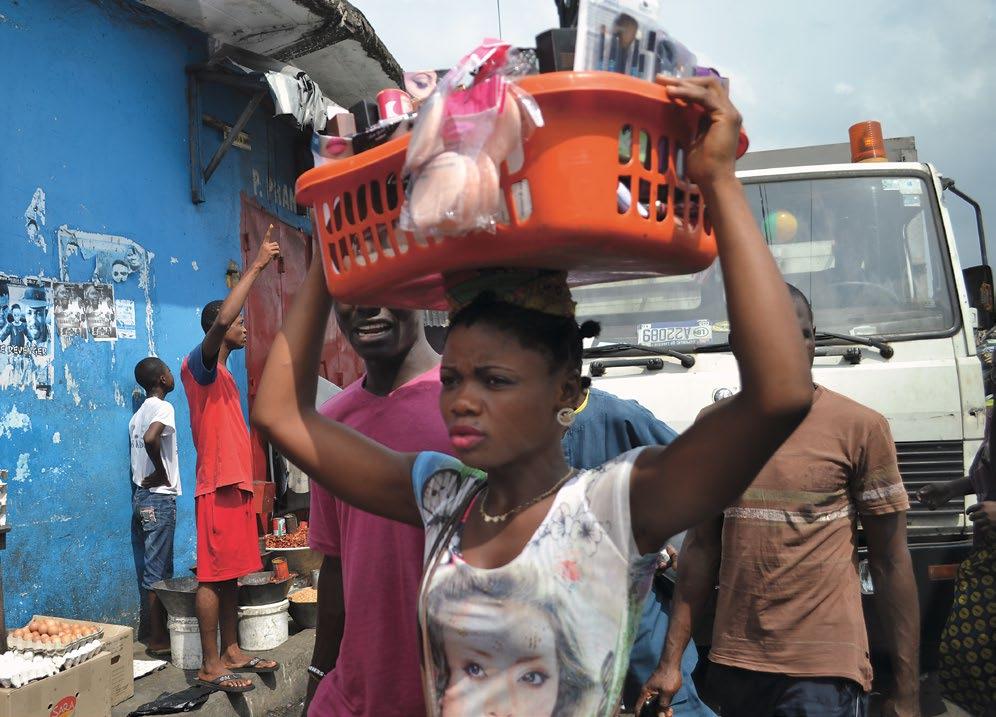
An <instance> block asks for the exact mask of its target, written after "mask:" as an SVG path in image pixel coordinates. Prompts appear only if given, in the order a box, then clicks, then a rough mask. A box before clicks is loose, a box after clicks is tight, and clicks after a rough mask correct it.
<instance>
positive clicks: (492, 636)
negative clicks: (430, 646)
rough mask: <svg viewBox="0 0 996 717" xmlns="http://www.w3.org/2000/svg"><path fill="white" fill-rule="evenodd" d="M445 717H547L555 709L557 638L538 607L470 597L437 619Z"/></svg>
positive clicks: (557, 669) (453, 605)
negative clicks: (443, 667) (447, 676)
mask: <svg viewBox="0 0 996 717" xmlns="http://www.w3.org/2000/svg"><path fill="white" fill-rule="evenodd" d="M441 618H442V619H443V621H444V623H445V625H446V627H445V628H444V630H443V640H444V646H443V647H444V651H445V655H446V664H447V666H448V668H449V672H450V680H449V684H448V685H447V686H446V691H445V692H444V693H443V695H442V704H441V709H442V714H443V716H444V717H472V716H473V717H479V716H480V715H501V717H547V716H548V715H552V714H553V710H554V708H555V707H556V704H557V689H558V687H559V668H558V660H557V643H556V634H555V632H554V629H553V626H552V625H551V624H550V620H549V619H548V618H547V616H546V615H545V613H544V612H543V611H542V610H540V609H539V608H536V607H533V606H532V605H527V604H522V603H508V602H505V603H501V602H498V601H494V600H489V599H487V598H481V597H478V598H471V599H469V600H466V601H462V602H459V603H454V604H452V606H448V607H446V608H445V609H444V614H443V615H441Z"/></svg>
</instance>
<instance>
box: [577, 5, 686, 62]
mask: <svg viewBox="0 0 996 717" xmlns="http://www.w3.org/2000/svg"><path fill="white" fill-rule="evenodd" d="M663 3H664V0H581V4H580V8H579V13H578V27H577V39H576V46H575V53H574V69H575V70H601V71H605V72H618V73H621V74H624V75H630V76H632V77H638V78H640V79H643V80H653V79H654V78H655V77H656V76H657V75H659V74H665V75H670V76H671V77H691V76H692V75H693V74H694V72H695V62H696V60H695V55H693V54H692V53H691V52H690V51H689V50H688V48H687V47H685V46H684V45H682V44H681V43H680V42H678V41H677V40H675V39H674V38H673V37H671V36H670V35H668V33H667V32H666V31H665V30H664V29H663V27H662V20H663V16H664V7H663Z"/></svg>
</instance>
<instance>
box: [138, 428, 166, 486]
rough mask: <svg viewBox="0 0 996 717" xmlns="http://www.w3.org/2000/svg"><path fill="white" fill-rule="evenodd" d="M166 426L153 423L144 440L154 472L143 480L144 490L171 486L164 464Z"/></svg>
mask: <svg viewBox="0 0 996 717" xmlns="http://www.w3.org/2000/svg"><path fill="white" fill-rule="evenodd" d="M165 428H166V426H165V425H163V424H162V423H160V422H159V421H153V422H152V423H150V424H149V427H148V429H147V430H146V431H145V435H144V436H143V437H142V440H143V441H144V442H145V452H146V454H147V455H148V456H149V460H150V461H152V467H153V471H152V473H150V474H149V475H147V476H145V478H144V479H143V480H142V487H143V488H161V487H162V486H166V485H169V476H168V475H166V465H165V464H164V463H163V430H164V429H165Z"/></svg>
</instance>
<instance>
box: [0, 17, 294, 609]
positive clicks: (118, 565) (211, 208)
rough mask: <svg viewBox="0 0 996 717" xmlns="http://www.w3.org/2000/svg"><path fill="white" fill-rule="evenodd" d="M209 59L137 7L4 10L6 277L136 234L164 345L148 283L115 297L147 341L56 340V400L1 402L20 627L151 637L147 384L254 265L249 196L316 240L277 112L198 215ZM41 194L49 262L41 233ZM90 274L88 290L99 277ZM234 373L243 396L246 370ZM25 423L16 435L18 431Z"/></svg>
mask: <svg viewBox="0 0 996 717" xmlns="http://www.w3.org/2000/svg"><path fill="white" fill-rule="evenodd" d="M206 47H207V44H206V38H205V37H204V36H203V35H202V34H200V33H198V32H196V31H194V30H191V29H189V28H186V27H184V26H182V25H180V24H177V23H175V22H173V21H171V20H169V19H168V18H165V17H163V16H161V15H158V14H155V13H152V12H150V11H148V10H146V9H144V8H142V7H141V6H139V5H137V4H133V3H131V2H130V1H129V0H75V1H69V0H30V2H25V1H23V0H22V2H19V3H4V7H3V13H2V15H0V65H2V66H3V67H5V68H7V69H6V71H5V80H4V120H3V121H2V122H0V273H3V274H8V275H13V276H45V277H53V276H54V277H58V274H59V258H58V241H57V239H56V233H57V228H58V227H59V226H60V225H68V226H69V227H70V228H73V229H79V230H83V231H88V232H98V233H105V234H113V235H118V236H123V237H126V238H128V239H131V240H132V241H134V242H137V243H138V244H140V245H141V246H142V247H144V248H145V249H146V251H148V252H151V253H152V254H154V258H153V259H152V260H151V262H150V278H151V282H150V288H149V298H150V299H151V302H150V303H151V320H150V321H149V327H150V328H151V332H150V331H147V328H146V322H145V315H146V299H145V292H143V290H142V289H140V288H139V287H138V285H137V282H136V281H134V280H130V281H128V282H126V283H125V284H122V285H116V298H119V299H132V300H134V301H135V304H136V314H137V317H136V318H137V334H138V335H137V338H136V339H134V340H118V341H117V342H114V343H98V342H94V341H92V340H91V341H88V342H86V341H80V340H78V339H77V340H75V341H73V343H72V344H71V345H69V346H67V347H65V348H64V347H63V346H62V345H61V344H60V342H59V341H58V339H57V340H56V342H55V343H56V348H55V359H54V369H55V370H54V374H55V383H54V390H53V395H52V398H51V399H50V400H43V399H39V398H36V397H35V395H34V392H33V391H31V390H30V389H28V390H23V391H22V390H18V389H16V388H12V387H11V388H7V389H0V468H7V469H8V471H9V472H10V479H9V488H8V489H9V504H8V505H9V518H8V523H9V524H10V525H12V532H11V533H10V534H9V536H8V543H7V550H6V551H5V552H3V553H0V561H2V564H3V580H4V591H5V597H6V608H7V624H8V626H17V625H22V624H24V623H25V621H26V620H27V618H28V617H30V615H31V614H33V613H36V612H37V613H46V614H53V615H61V616H68V617H80V618H87V619H96V620H103V621H112V622H124V623H131V624H135V623H137V619H138V606H139V593H138V586H137V579H136V566H135V562H134V558H133V546H132V512H131V491H130V488H129V462H128V441H127V424H128V420H129V418H130V417H131V414H132V412H133V393H134V392H135V391H136V390H137V386H136V385H135V383H134V378H133V368H134V366H135V364H136V362H138V361H139V360H140V359H142V358H144V357H145V356H146V355H148V352H149V347H150V345H154V347H155V350H156V352H157V353H158V355H159V356H160V357H162V358H163V359H164V360H165V361H167V363H169V365H170V366H171V367H172V368H173V370H174V372H175V373H177V374H178V373H179V366H180V362H181V360H182V357H183V356H184V355H185V354H186V353H187V352H188V351H189V350H190V348H192V347H193V346H194V345H195V344H196V343H197V342H198V341H199V340H200V337H201V336H202V335H203V334H202V331H201V329H200V325H199V307H201V306H203V305H204V304H205V303H207V302H208V301H210V300H212V299H215V298H220V297H222V296H224V294H225V292H226V291H227V289H226V287H225V284H224V272H225V269H226V266H227V264H228V262H229V260H230V259H234V260H235V261H236V262H237V263H238V264H240V265H241V254H240V244H239V214H240V199H239V194H240V192H246V193H247V194H249V195H250V196H255V197H256V198H257V200H258V201H259V202H260V203H261V204H262V205H263V206H264V207H265V208H267V209H268V210H270V211H273V212H274V213H276V214H277V215H278V216H279V217H280V218H281V219H283V220H285V221H287V222H288V223H292V224H295V225H298V226H302V227H307V226H308V221H307V218H306V217H300V216H297V215H295V214H294V213H293V211H288V210H287V209H286V208H285V207H282V206H280V204H281V203H282V199H286V196H287V195H286V192H284V195H283V197H281V192H280V191H279V188H280V187H281V186H285V187H293V181H294V176H293V171H292V164H291V162H290V161H289V159H288V158H289V154H290V150H289V147H290V143H291V139H292V137H293V132H292V130H290V129H288V128H286V126H285V124H284V123H283V121H278V120H273V119H270V118H269V117H268V115H269V111H266V110H264V109H263V108H261V110H260V111H258V112H257V114H256V116H255V117H254V119H253V121H252V122H251V123H250V125H249V127H248V128H247V131H248V132H249V134H250V136H251V137H252V145H253V149H252V152H251V153H249V152H244V151H238V150H233V151H231V152H229V154H228V156H226V158H225V160H224V162H223V163H222V165H221V166H220V167H219V169H218V171H217V172H216V173H215V175H214V177H213V178H212V179H211V181H210V182H209V183H208V184H207V186H206V198H207V201H206V202H205V203H203V204H200V205H194V204H192V203H191V201H190V188H189V186H190V185H189V169H188V143H187V106H186V94H185V92H186V78H185V74H184V67H185V66H186V65H188V64H190V63H196V62H203V61H204V60H205V57H206ZM245 101H246V97H245V95H243V94H241V93H239V92H237V91H232V90H229V89H224V88H218V87H217V86H207V87H206V88H205V96H204V100H203V102H204V107H203V109H204V112H206V113H210V114H213V115H215V116H216V117H219V118H221V119H223V120H225V121H227V122H228V123H229V124H231V123H234V121H235V119H236V118H237V117H238V115H239V112H240V111H241V109H242V107H243V106H244V104H245ZM265 107H266V104H265V103H264V108H265ZM202 137H203V139H202V141H203V145H204V149H203V152H204V159H203V161H204V163H206V162H207V159H208V158H209V157H210V154H211V153H212V152H213V150H214V148H215V147H216V146H217V144H218V142H219V141H220V135H219V133H218V132H217V131H216V130H212V129H208V128H204V129H203V130H202ZM39 187H40V188H42V189H43V190H44V192H45V195H46V224H45V226H44V227H43V228H42V234H43V235H44V236H45V238H46V243H47V251H42V249H41V248H39V247H38V246H36V245H35V244H33V243H31V242H30V241H29V239H28V237H27V235H26V230H25V218H24V212H25V209H26V208H27V207H28V205H29V203H30V201H31V198H32V195H33V194H34V192H35V190H36V189H37V188H39ZM275 190H276V191H275ZM74 272H75V273H71V274H70V276H69V279H70V280H72V281H81V282H82V281H87V280H88V279H89V278H90V276H89V273H88V272H87V271H83V270H80V269H79V268H78V267H77V269H75V270H74ZM230 367H231V368H232V370H233V373H234V374H235V375H236V377H237V378H238V380H239V382H240V386H241V388H242V390H243V393H244V392H245V364H244V361H243V358H242V357H241V356H235V357H233V359H232V360H231V362H230ZM178 378H179V377H178ZM170 400H171V401H172V403H173V404H174V405H175V406H176V413H177V424H178V433H179V437H180V441H179V451H180V470H181V479H182V485H183V496H182V498H181V499H180V501H179V504H178V508H179V509H178V518H177V520H178V524H177V532H176V543H175V545H176V559H175V566H176V573H177V575H186V574H189V573H188V572H187V568H188V567H189V566H191V565H193V562H194V553H195V550H194V546H195V535H194V517H193V493H194V450H193V446H192V444H191V440H190V432H189V413H188V410H187V405H186V400H185V398H184V396H183V390H182V387H181V386H180V384H179V380H178V381H177V391H176V392H174V393H173V394H172V395H171V396H170ZM15 407H16V412H15V411H14V409H15ZM20 414H25V415H26V416H27V417H28V419H29V421H30V426H27V425H25V423H26V422H25V421H24V420H23V419H17V416H19V415H20ZM11 415H13V416H15V419H16V420H14V421H8V424H7V430H2V427H3V426H4V423H3V422H4V421H5V417H9V416H11ZM12 425H13V427H11V426H12ZM56 434H57V435H56Z"/></svg>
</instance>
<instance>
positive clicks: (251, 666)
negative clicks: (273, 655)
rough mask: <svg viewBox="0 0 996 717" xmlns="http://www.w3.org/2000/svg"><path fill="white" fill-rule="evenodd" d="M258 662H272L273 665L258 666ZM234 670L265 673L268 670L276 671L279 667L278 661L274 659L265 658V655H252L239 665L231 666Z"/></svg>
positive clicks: (258, 673)
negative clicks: (247, 660)
mask: <svg viewBox="0 0 996 717" xmlns="http://www.w3.org/2000/svg"><path fill="white" fill-rule="evenodd" d="M260 662H272V663H273V667H260V666H259V663H260ZM231 669H232V670H234V671H235V672H250V673H252V674H254V675H265V674H268V673H270V672H276V671H277V670H279V669H280V663H279V662H277V661H276V660H267V659H266V658H265V657H253V658H251V659H250V660H249V662H247V663H246V664H244V665H242V666H241V667H233V668H231Z"/></svg>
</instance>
